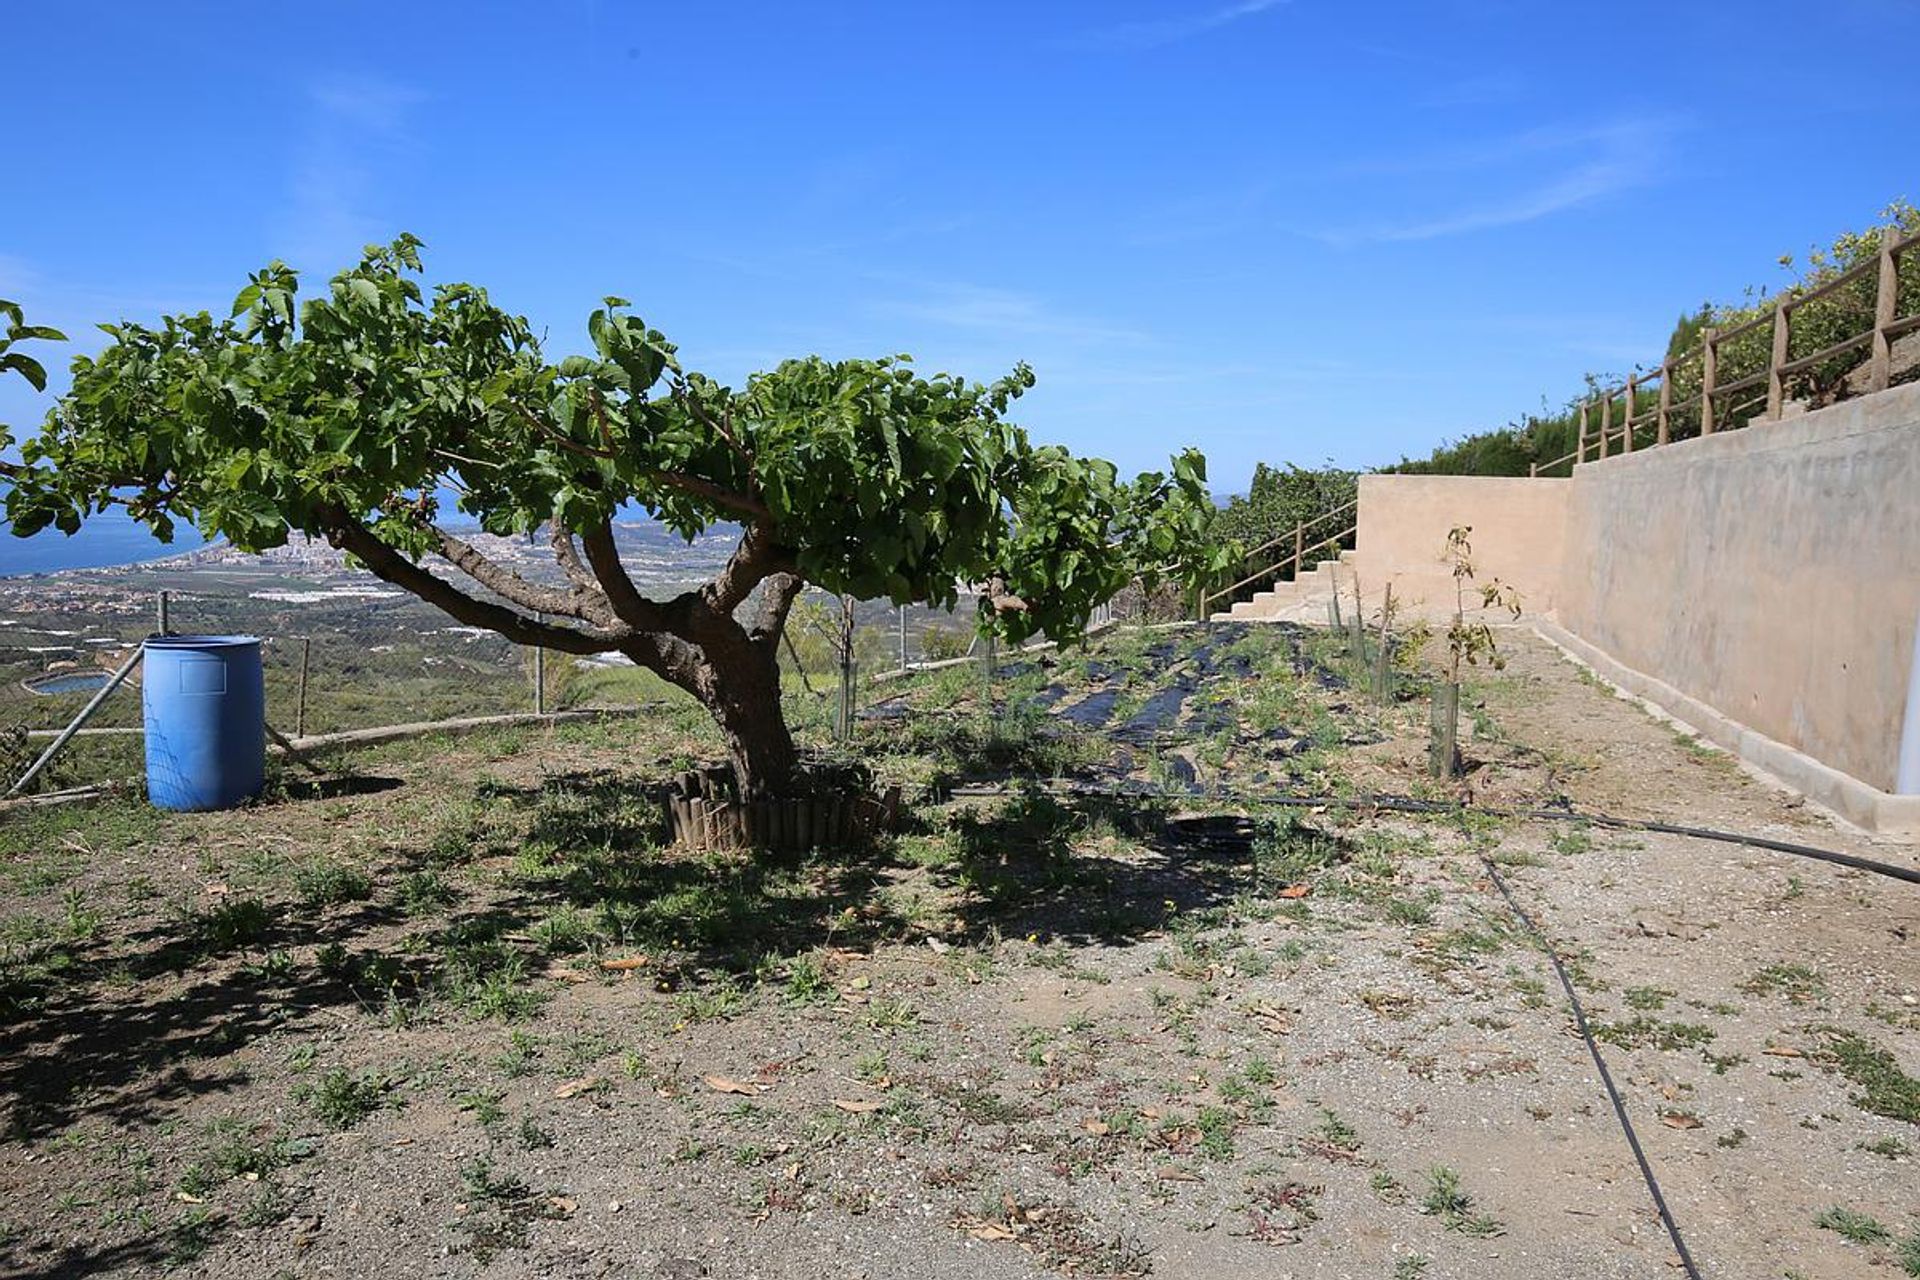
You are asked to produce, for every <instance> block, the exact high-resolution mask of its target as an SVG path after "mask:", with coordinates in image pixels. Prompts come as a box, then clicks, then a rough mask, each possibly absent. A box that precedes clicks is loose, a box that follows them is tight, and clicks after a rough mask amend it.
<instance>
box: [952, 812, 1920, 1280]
mask: <svg viewBox="0 0 1920 1280" xmlns="http://www.w3.org/2000/svg"><path fill="white" fill-rule="evenodd" d="M976 790H977V791H984V790H986V789H985V788H979V789H976ZM995 790H1004V788H995ZM1076 790H1079V791H1082V792H1096V793H1098V794H1103V795H1107V796H1110V797H1113V798H1116V799H1118V798H1125V797H1133V798H1138V799H1163V798H1173V797H1176V796H1178V795H1180V793H1178V792H1168V791H1160V792H1145V791H1127V790H1124V789H1122V788H1118V787H1105V788H1092V787H1081V788H1076ZM1211 798H1215V799H1226V800H1234V801H1239V802H1242V803H1253V804H1273V805H1285V806H1289V807H1297V808H1347V809H1373V810H1385V811H1388V812H1394V813H1420V814H1438V815H1449V814H1458V815H1465V814H1468V813H1479V814H1484V815H1486V816H1489V817H1498V818H1521V819H1527V820H1532V821H1547V822H1585V823H1589V824H1591V825H1593V826H1598V827H1608V828H1611V829H1613V830H1617V831H1649V832H1657V833H1660V834H1664V835H1676V836H1687V837H1691V838H1693V839H1696V840H1717V841H1721V842H1723V843H1728V844H1742V845H1748V846H1751V847H1753V848H1756V849H1767V850H1770V851H1772V852H1775V853H1786V854H1791V855H1793V856H1795V857H1800V858H1812V859H1815V860H1817V861H1820V862H1830V863H1833V864H1834V865H1836V866H1842V867H1849V868H1852V869H1853V870H1856V871H1870V872H1873V873H1874V874H1876V875H1882V876H1886V877H1888V878H1890V879H1894V880H1904V881H1906V882H1908V883H1909V884H1920V871H1916V870H1914V869H1913V868H1911V867H1900V866H1895V865H1893V864H1892V863H1888V862H1876V861H1874V860H1873V859H1871V858H1861V857H1856V856H1855V855H1853V854H1850V853H1839V852H1836V851H1835V850H1832V849H1821V848H1816V847H1815V846H1813V845H1805V844H1796V843H1794V842H1793V841H1790V840H1775V839H1772V838H1771V837H1768V836H1756V835H1747V834H1743V833H1741V832H1737V831H1719V830H1716V829H1714V828H1712V827H1690V826H1684V825H1681V824H1679V823H1672V822H1658V821H1652V820H1643V819H1638V818H1619V817H1615V816H1613V815H1612V814H1605V813H1583V812H1580V811H1579V810H1576V809H1571V808H1568V809H1470V808H1467V807H1465V806H1463V805H1456V804H1442V803H1440V802H1438V801H1433V800H1419V799H1415V798H1414V797H1412V796H1370V797H1365V798H1357V799H1356V798H1354V797H1350V796H1302V795H1292V794H1287V793H1279V794H1269V795H1245V794H1232V793H1216V794H1215V795H1214V796H1212V797H1211ZM1480 861H1481V862H1482V863H1484V864H1485V865H1486V868H1487V875H1488V877H1489V878H1490V879H1491V880H1492V882H1493V886H1494V888H1496V889H1498V890H1499V891H1500V896H1501V897H1502V898H1504V899H1506V903H1507V906H1508V907H1509V908H1510V909H1511V910H1512V911H1513V914H1514V915H1515V916H1516V917H1517V918H1518V919H1519V921H1520V923H1521V924H1522V925H1523V926H1525V928H1526V930H1527V932H1528V933H1529V934H1531V935H1532V936H1533V940H1534V941H1535V942H1536V943H1537V944H1538V945H1539V947H1540V949H1541V950H1542V951H1543V952H1545V953H1546V957H1547V960H1548V962H1549V963H1551V964H1552V965H1553V972H1554V975H1555V976H1556V977H1557V978H1559V980H1560V989H1561V990H1562V991H1564V992H1566V996H1567V1004H1568V1006H1569V1007H1570V1008H1571V1009H1572V1010H1573V1022H1574V1026H1575V1027H1576V1028H1577V1029H1578V1030H1579V1032H1580V1039H1581V1040H1582V1041H1584V1042H1585V1043H1586V1046H1587V1053H1588V1055H1589V1056H1591V1057H1592V1058H1593V1065H1594V1067H1595V1068H1597V1069H1598V1070H1599V1072H1600V1083H1601V1084H1602V1085H1604V1086H1606V1090H1607V1100H1608V1101H1609V1102H1611V1103H1612V1104H1613V1114H1614V1116H1615V1118H1616V1119H1618V1120H1619V1122H1620V1131H1621V1133H1623V1134H1624V1135H1626V1139H1627V1146H1628V1147H1630V1148H1631V1149H1632V1151H1633V1159H1634V1162H1635V1163H1636V1164H1638V1165H1639V1166H1640V1177H1641V1178H1642V1180H1644V1181H1645V1182H1646V1184H1647V1194H1648V1195H1650V1196H1651V1197H1652V1198H1653V1206H1654V1208H1655V1209H1656V1210H1657V1211H1658V1212H1659V1214H1660V1222H1661V1224H1662V1225H1663V1226H1665V1227H1666V1229H1667V1236H1668V1238H1669V1239H1671V1240H1672V1241H1673V1248H1674V1251H1675V1253H1676V1254H1678V1256H1679V1258H1680V1265H1681V1267H1682V1268H1683V1269H1684V1270H1685V1271H1686V1273H1687V1276H1688V1280H1700V1269H1699V1267H1698V1266H1697V1265H1695V1263H1694V1261H1693V1255H1692V1254H1691V1253H1690V1252H1688V1250H1687V1242H1686V1241H1685V1240H1684V1239H1683V1238H1682V1237H1681V1235H1680V1225H1679V1223H1677V1222H1675V1221H1674V1218H1673V1211H1672V1210H1671V1209H1669V1208H1668V1207H1667V1198H1666V1196H1664V1195H1663V1194H1661V1191H1660V1182H1659V1179H1657V1178H1656V1177H1654V1174H1653V1165H1652V1164H1651V1163H1650V1162H1649V1161H1648V1160H1647V1153H1646V1150H1645V1149H1644V1148H1642V1147H1641V1145H1640V1135H1639V1134H1638V1133H1636V1132H1635V1131H1634V1127H1633V1121H1632V1119H1631V1118H1630V1117H1629V1116H1628V1115H1627V1104H1626V1102H1625V1100H1624V1099H1622V1098H1621V1096H1620V1089H1619V1086H1617V1085H1615V1084H1614V1082H1613V1073H1612V1072H1611V1071H1609V1070H1607V1060H1606V1058H1605V1057H1604V1056H1603V1055H1602V1054H1601V1052H1600V1046H1599V1044H1598V1043H1597V1042H1596V1041H1595V1040H1594V1038H1593V1030H1592V1028H1591V1027H1589V1026H1588V1024H1587V1011H1586V1008H1585V1006H1583V1005H1582V1004H1581V1003H1580V996H1579V993H1578V992H1576V991H1575V990H1574V987H1573V979H1572V978H1571V977H1570V976H1568V974H1567V969H1566V965H1565V964H1563V963H1562V962H1561V960H1560V953H1559V952H1558V951H1556V950H1554V947H1553V944H1552V943H1551V942H1549V941H1548V940H1547V936H1546V935H1545V934H1544V933H1542V932H1541V931H1540V926H1539V925H1537V924H1535V923H1534V920H1533V917H1532V916H1530V915H1528V914H1527V911H1526V908H1524V907H1522V906H1521V905H1520V903H1519V900H1518V899H1516V898H1515V897H1514V896H1513V891H1512V890H1511V889H1510V888H1508V887H1507V882H1506V879H1505V877H1503V876H1502V875H1501V874H1500V869H1499V867H1497V866H1496V865H1494V862H1493V859H1491V858H1488V857H1486V856H1484V855H1483V856H1482V857H1481V859H1480Z"/></svg>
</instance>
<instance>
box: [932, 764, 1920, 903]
mask: <svg viewBox="0 0 1920 1280" xmlns="http://www.w3.org/2000/svg"><path fill="white" fill-rule="evenodd" d="M1006 789H1007V788H1006V787H1005V785H1004V784H997V785H993V786H978V785H975V786H962V787H955V788H953V794H956V795H969V794H971V795H995V794H1000V793H1002V792H1004V791H1005V790H1006ZM1066 789H1067V790H1068V791H1070V792H1072V793H1075V794H1082V795H1100V796H1106V797H1109V798H1112V799H1134V800H1223V801H1229V802H1232V803H1236V804H1269V805H1279V806H1284V807H1287V808H1296V809H1322V808H1325V809H1372V810H1384V811H1386V812H1389V813H1420V814H1430V815H1437V816H1447V815H1453V816H1462V817H1464V816H1466V815H1468V814H1478V815H1480V816H1482V817H1488V818H1517V819H1521V820H1523V821H1532V822H1584V823H1587V824H1589V825H1591V826H1596V827H1606V828H1608V829H1610V830H1614V831H1645V832H1650V833H1653V834H1657V835H1672V836H1685V837H1688V838H1689V839H1694V840H1714V841H1718V842H1720V843H1722V844H1739V845H1747V846H1749V847H1751V848H1755V849H1765V850H1768V851H1770V852H1773V853H1785V854H1790V855H1792V856H1793V857H1797V858H1811V859H1813V860H1815V861H1818V862H1830V863H1832V864H1834V865H1835V866H1840V867H1847V868H1849V869H1851V870H1854V871H1867V872H1871V873H1872V874H1874V875H1878V876H1885V877H1887V878H1888V879H1890V880H1903V881H1905V882H1907V883H1908V884H1916V885H1920V868H1914V867H1903V866H1899V865H1898V864H1896V863H1891V862H1879V861H1876V860H1875V859H1872V858H1862V857H1860V856H1859V855H1857V854H1852V853H1841V852H1839V851H1838V850H1835V849H1822V848H1819V847H1817V846H1815V845H1809V844H1798V843H1795V842H1794V841H1791V840H1776V839H1774V838H1773V837H1771V836H1759V835H1752V834H1749V833H1747V832H1741V831H1721V830H1719V829H1717V828H1714V827H1694V826H1686V825H1683V824H1681V823H1675V822H1662V821H1659V820H1658V819H1651V818H1621V817H1616V816H1615V815H1613V814H1609V813H1597V812H1593V811H1591V810H1583V809H1571V808H1569V809H1495V808H1474V807H1470V806H1467V805H1459V804H1444V803H1442V802H1440V801H1437V800H1420V799H1416V798H1415V797H1413V796H1396V795H1375V796H1310V795H1298V794H1295V793H1292V792H1267V793H1261V792H1241V791H1225V790H1216V791H1172V790H1167V789H1164V788H1162V789H1159V790H1146V789H1129V788H1123V787H1097V786H1087V785H1085V784H1080V783H1074V784H1069V786H1068V787H1067V788H1066Z"/></svg>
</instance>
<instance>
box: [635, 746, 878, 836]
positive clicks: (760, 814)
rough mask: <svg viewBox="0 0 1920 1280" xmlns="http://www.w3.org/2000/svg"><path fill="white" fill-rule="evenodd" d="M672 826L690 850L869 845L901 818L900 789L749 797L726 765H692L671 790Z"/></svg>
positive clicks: (668, 798) (669, 822)
mask: <svg viewBox="0 0 1920 1280" xmlns="http://www.w3.org/2000/svg"><path fill="white" fill-rule="evenodd" d="M666 814H667V825H668V827H669V828H670V830H671V831H672V833H673V840H674V843H676V844H678V845H681V846H682V847H684V848H688V849H699V850H711V851H718V850H728V849H765V850H772V851H777V852H792V853H797V852H801V851H804V850H807V849H832V848H844V847H846V846H849V845H859V844H865V843H866V842H867V841H869V840H871V839H873V838H874V837H875V836H876V835H878V834H880V833H881V832H882V831H887V830H891V829H892V827H893V826H894V824H895V822H897V821H898V819H899V816H900V787H899V786H898V784H896V785H894V786H891V787H889V788H887V790H886V792H885V793H884V794H883V795H879V796H871V795H859V794H854V793H843V794H839V795H815V796H794V797H787V798H784V799H767V800H743V799H741V798H740V796H739V794H738V793H737V791H736V790H735V788H734V786H733V779H732V776H731V774H730V772H729V771H728V770H727V769H726V767H725V766H715V767H710V768H706V769H698V770H694V769H689V770H687V771H686V772H684V773H682V774H681V775H680V776H679V777H678V778H677V779H675V780H674V782H673V784H672V785H671V786H670V787H669V788H668V790H667V794H666Z"/></svg>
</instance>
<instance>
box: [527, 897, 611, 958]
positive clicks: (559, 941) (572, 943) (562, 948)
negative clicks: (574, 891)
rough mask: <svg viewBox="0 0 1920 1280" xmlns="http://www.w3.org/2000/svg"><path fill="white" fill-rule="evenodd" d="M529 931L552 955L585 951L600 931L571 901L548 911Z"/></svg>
mask: <svg viewBox="0 0 1920 1280" xmlns="http://www.w3.org/2000/svg"><path fill="white" fill-rule="evenodd" d="M528 932H529V933H531V934H532V935H533V940H534V941H535V942H537V943H539V944H540V946H541V947H542V949H544V950H545V951H547V952H548V953H549V954H551V955H568V954H571V953H573V952H576V951H585V950H586V949H587V948H588V947H589V946H591V945H592V944H593V940H594V939H595V938H596V937H597V936H598V933H599V931H598V930H597V929H595V928H594V925H593V921H592V919H590V918H589V917H588V916H587V914H586V913H585V912H584V911H582V910H580V908H578V907H576V906H574V905H573V904H572V903H570V902H569V903H563V904H562V905H560V906H557V907H555V908H554V909H553V910H551V911H549V912H547V914H546V915H545V917H543V918H542V919H541V920H540V921H539V923H537V924H535V925H534V926H533V928H532V929H530V930H528Z"/></svg>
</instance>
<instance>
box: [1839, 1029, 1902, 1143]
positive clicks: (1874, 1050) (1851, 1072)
mask: <svg viewBox="0 0 1920 1280" xmlns="http://www.w3.org/2000/svg"><path fill="white" fill-rule="evenodd" d="M1827 1053H1828V1055H1829V1056H1830V1057H1831V1058H1832V1060H1833V1064H1834V1065H1835V1066H1836V1067H1837V1068H1839V1071H1840V1074H1841V1075H1843V1076H1845V1077H1846V1078H1847V1079H1848V1080H1851V1081H1852V1082H1853V1083H1854V1084H1856V1085H1858V1086H1859V1087H1860V1089H1861V1092H1860V1093H1857V1094H1855V1095H1854V1097H1853V1104H1854V1105H1855V1106H1857V1107H1859V1108H1860V1109H1861V1110H1862V1111H1870V1112H1872V1113H1873V1114H1875V1115H1880V1116H1885V1117H1887V1118H1888V1119H1889V1120H1904V1121H1906V1122H1907V1123H1908V1124H1920V1080H1917V1079H1915V1078H1914V1077H1912V1076H1910V1075H1908V1074H1907V1073H1906V1072H1904V1071H1902V1070H1901V1069H1900V1064H1899V1063H1897V1062H1895V1061H1894V1057H1893V1054H1892V1053H1891V1052H1889V1051H1888V1050H1886V1049H1883V1048H1881V1047H1880V1046H1879V1045H1876V1044H1874V1043H1873V1042H1872V1041H1870V1040H1867V1039H1866V1038H1865V1037H1862V1036H1857V1035H1855V1034H1853V1033H1852V1032H1850V1031H1829V1032H1828V1033H1827Z"/></svg>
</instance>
